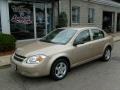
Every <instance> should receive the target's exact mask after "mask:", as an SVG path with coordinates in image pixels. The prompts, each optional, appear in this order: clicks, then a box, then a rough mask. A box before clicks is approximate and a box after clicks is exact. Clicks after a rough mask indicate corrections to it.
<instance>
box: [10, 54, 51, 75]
mask: <svg viewBox="0 0 120 90" xmlns="http://www.w3.org/2000/svg"><path fill="white" fill-rule="evenodd" d="M11 65H12V66H13V65H14V66H16V67H15V68H16V72H18V73H20V74H21V75H24V76H28V77H39V76H46V75H49V73H50V70H49V68H48V67H47V66H48V60H44V61H41V63H40V64H39V65H30V64H25V63H23V62H19V61H16V60H15V59H14V57H13V56H12V57H11Z"/></svg>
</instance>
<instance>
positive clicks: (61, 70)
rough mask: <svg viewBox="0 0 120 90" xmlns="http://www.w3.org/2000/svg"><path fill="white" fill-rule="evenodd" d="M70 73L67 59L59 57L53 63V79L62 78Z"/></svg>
mask: <svg viewBox="0 0 120 90" xmlns="http://www.w3.org/2000/svg"><path fill="white" fill-rule="evenodd" d="M67 73H68V63H67V61H66V60H65V59H58V60H57V61H55V62H54V63H53V65H52V68H51V72H50V76H51V78H52V79H53V80H61V79H63V78H64V77H65V76H66V75H67Z"/></svg>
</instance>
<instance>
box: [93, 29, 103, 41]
mask: <svg viewBox="0 0 120 90" xmlns="http://www.w3.org/2000/svg"><path fill="white" fill-rule="evenodd" d="M91 31H92V36H93V40H97V39H102V38H104V36H105V35H104V33H103V31H101V30H98V29H92V30H91Z"/></svg>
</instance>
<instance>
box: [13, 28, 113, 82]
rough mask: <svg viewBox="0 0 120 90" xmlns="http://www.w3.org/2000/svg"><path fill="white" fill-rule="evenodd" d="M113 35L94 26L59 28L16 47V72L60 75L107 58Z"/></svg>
mask: <svg viewBox="0 0 120 90" xmlns="http://www.w3.org/2000/svg"><path fill="white" fill-rule="evenodd" d="M112 48H113V38H112V37H111V36H109V35H107V34H106V33H105V32H104V31H103V30H101V29H100V28H97V27H80V28H68V27H67V28H59V29H57V30H55V31H52V32H51V33H49V34H48V35H47V36H45V37H43V38H42V39H40V40H39V41H36V42H34V43H32V44H29V45H26V46H23V47H21V48H18V49H16V51H15V53H14V54H13V55H12V57H11V64H12V68H14V69H15V71H16V72H18V73H20V74H22V75H25V76H28V77H38V76H46V75H50V77H51V78H52V79H54V80H61V79H63V78H64V77H65V76H66V75H67V73H68V71H70V69H71V68H73V67H75V66H78V65H81V64H84V63H87V62H89V61H92V60H95V59H97V58H102V60H104V61H109V60H110V58H111V51H112Z"/></svg>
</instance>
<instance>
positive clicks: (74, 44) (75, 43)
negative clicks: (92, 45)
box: [73, 41, 84, 46]
mask: <svg viewBox="0 0 120 90" xmlns="http://www.w3.org/2000/svg"><path fill="white" fill-rule="evenodd" d="M78 44H84V42H79V43H78V42H76V41H74V43H73V46H77V45H78Z"/></svg>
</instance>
